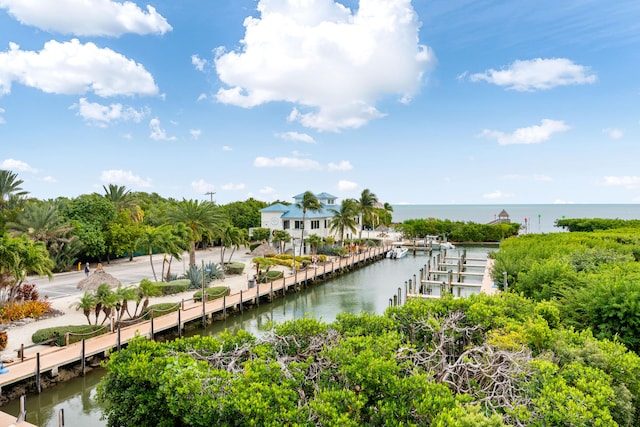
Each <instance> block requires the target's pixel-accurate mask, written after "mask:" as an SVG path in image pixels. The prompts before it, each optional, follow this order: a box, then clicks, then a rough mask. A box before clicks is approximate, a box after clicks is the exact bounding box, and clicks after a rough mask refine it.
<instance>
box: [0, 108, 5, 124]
mask: <svg viewBox="0 0 640 427" xmlns="http://www.w3.org/2000/svg"><path fill="white" fill-rule="evenodd" d="M4 112H5V110H4V108H2V107H0V125H2V124H5V123H6V122H5V120H4V117H2V115H3V114H4Z"/></svg>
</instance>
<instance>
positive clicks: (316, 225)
mask: <svg viewBox="0 0 640 427" xmlns="http://www.w3.org/2000/svg"><path fill="white" fill-rule="evenodd" d="M318 228H320V220H319V219H314V220H312V221H311V229H312V230H317V229H318Z"/></svg>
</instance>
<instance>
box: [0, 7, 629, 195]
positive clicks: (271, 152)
mask: <svg viewBox="0 0 640 427" xmlns="http://www.w3.org/2000/svg"><path fill="white" fill-rule="evenodd" d="M88 5H90V6H88ZM639 143H640V3H638V2H637V0H618V1H615V2H611V1H601V0H580V1H572V0H564V1H561V2H558V1H549V0H535V1H532V0H519V1H517V2H514V1H504V0H503V1H493V0H475V1H467V0H458V1H450V0H414V1H408V0H361V1H343V2H334V1H331V0H259V1H256V0H215V1H195V0H180V1H175V0H166V1H165V0H162V1H127V2H116V1H110V0H91V1H86V0H56V1H55V2H52V1H50V0H30V1H24V0H0V168H3V169H10V170H12V171H14V172H17V173H18V175H19V177H20V178H21V179H23V180H24V184H23V185H22V187H23V188H24V189H25V190H27V191H29V192H30V193H31V195H32V196H34V197H37V198H39V199H48V198H55V197H57V196H67V197H76V196H78V195H81V194H87V193H92V192H98V193H102V192H103V190H102V186H103V185H105V186H106V185H108V184H116V185H124V186H126V187H127V188H128V189H131V190H133V191H146V192H157V193H158V194H160V195H161V196H163V197H174V198H177V199H182V198H186V199H200V200H208V199H209V198H210V197H211V196H210V195H207V194H206V193H210V192H215V195H213V198H214V199H215V200H216V201H217V202H218V203H228V202H232V201H237V200H245V199H246V198H248V197H255V198H257V199H259V200H264V201H267V202H270V201H273V200H276V199H280V200H289V201H290V200H291V197H292V196H293V195H296V194H299V193H301V192H304V191H306V190H311V191H314V192H316V193H319V192H323V191H324V192H328V193H331V194H333V195H335V196H337V197H338V198H340V199H343V198H347V197H357V196H358V195H359V194H360V192H361V191H362V190H363V189H365V188H368V189H370V190H371V191H373V192H374V193H375V194H377V196H378V198H379V199H380V201H382V202H389V203H391V204H401V203H414V204H417V203H420V204H449V203H454V204H501V203H505V204H506V203H509V204H518V203H637V202H640V170H639V169H638V164H639V163H638V158H639V157H640V145H639Z"/></svg>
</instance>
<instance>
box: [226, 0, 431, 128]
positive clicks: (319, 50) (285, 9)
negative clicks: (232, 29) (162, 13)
mask: <svg viewBox="0 0 640 427" xmlns="http://www.w3.org/2000/svg"><path fill="white" fill-rule="evenodd" d="M258 11H259V13H260V15H259V17H247V18H246V19H245V21H244V26H245V28H246V32H245V36H244V38H243V39H242V45H243V47H242V49H241V50H240V51H233V52H225V50H224V49H223V48H218V49H216V51H215V65H216V70H217V73H218V76H219V78H220V80H221V81H222V82H223V83H224V84H225V85H226V87H224V88H221V89H220V90H219V91H218V93H217V95H216V96H217V99H218V101H220V102H223V103H227V104H233V105H237V106H241V107H253V106H257V105H261V104H264V103H268V102H273V101H276V102H279V101H285V102H290V103H293V104H295V105H297V106H298V108H295V109H294V110H293V112H292V114H291V115H290V116H289V120H294V121H297V122H300V123H301V124H302V125H304V126H306V127H310V128H315V129H318V130H322V131H339V130H340V129H343V128H357V127H360V126H363V125H364V124H366V123H367V122H368V121H370V120H372V119H376V118H379V117H383V116H384V114H383V113H380V112H379V111H378V110H377V108H376V107H375V103H376V102H377V101H378V100H379V99H380V98H382V97H385V96H388V95H397V96H398V97H399V98H401V100H402V101H406V100H408V99H410V98H411V96H412V95H414V94H415V93H416V92H417V91H418V89H419V88H420V84H421V82H422V80H423V74H424V72H425V71H426V70H427V69H428V68H429V67H430V66H431V65H432V64H434V63H435V58H434V55H433V53H432V52H431V50H430V49H429V48H428V47H427V46H424V45H420V44H419V42H418V36H419V34H418V32H419V28H420V25H421V24H420V22H419V20H418V16H417V14H416V12H415V11H414V9H413V7H412V5H411V2H410V1H409V0H367V1H360V2H359V8H358V9H357V10H356V11H354V12H352V11H351V10H350V9H348V8H346V7H345V6H343V5H342V4H340V3H337V2H335V1H333V0H306V1H296V0H281V1H272V0H260V1H259V2H258ZM299 109H303V110H304V111H302V112H301V111H299Z"/></svg>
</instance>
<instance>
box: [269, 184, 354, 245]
mask: <svg viewBox="0 0 640 427" xmlns="http://www.w3.org/2000/svg"><path fill="white" fill-rule="evenodd" d="M303 196H304V193H302V194H298V195H297V196H294V197H293V200H294V202H293V203H292V204H291V205H283V204H282V203H275V204H273V205H271V206H267V207H266V208H264V209H260V224H261V227H263V228H269V229H270V230H284V231H286V232H288V233H289V234H290V235H291V238H292V239H293V240H294V244H295V245H296V248H299V247H300V244H301V240H300V239H301V235H300V234H301V231H302V208H300V207H298V206H297V204H298V203H300V202H302V198H303ZM315 196H316V198H317V199H318V201H319V202H320V205H321V206H322V209H320V210H319V211H317V212H314V211H310V210H307V213H306V214H305V216H304V238H305V239H306V238H307V237H309V236H310V235H312V234H316V235H318V236H320V237H322V238H326V237H329V236H332V237H334V238H336V240H338V239H340V236H338V235H336V233H332V232H331V231H330V229H329V228H330V227H329V222H330V221H331V218H333V216H334V215H333V212H331V210H336V211H340V208H341V205H340V204H338V203H336V201H337V200H338V198H337V197H336V196H333V195H331V194H329V193H319V194H316V195H315ZM355 220H356V233H354V234H351V233H349V234H346V235H345V239H347V238H349V239H350V238H354V237H355V236H357V233H358V232H359V231H360V223H359V221H360V220H359V217H356V218H355ZM296 253H298V250H297V249H296Z"/></svg>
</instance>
